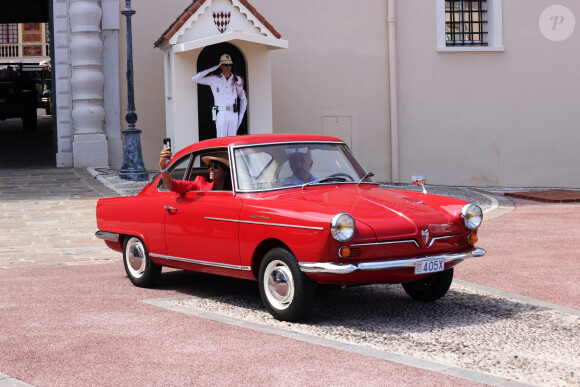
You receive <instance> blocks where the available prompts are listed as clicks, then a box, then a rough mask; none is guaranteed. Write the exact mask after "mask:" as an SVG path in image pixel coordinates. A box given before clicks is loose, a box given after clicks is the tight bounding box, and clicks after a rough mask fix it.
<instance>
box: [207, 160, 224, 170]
mask: <svg viewBox="0 0 580 387" xmlns="http://www.w3.org/2000/svg"><path fill="white" fill-rule="evenodd" d="M220 167H221V168H223V167H224V165H223V164H222V163H220V162H219V161H210V162H209V163H208V164H207V168H208V169H210V168H212V169H218V168H220Z"/></svg>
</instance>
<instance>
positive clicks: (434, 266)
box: [415, 258, 445, 274]
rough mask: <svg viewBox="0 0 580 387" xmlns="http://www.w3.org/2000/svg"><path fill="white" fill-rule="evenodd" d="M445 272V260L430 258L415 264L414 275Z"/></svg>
mask: <svg viewBox="0 0 580 387" xmlns="http://www.w3.org/2000/svg"><path fill="white" fill-rule="evenodd" d="M443 270H445V258H432V259H425V260H423V261H419V262H415V274H425V273H437V272H438V271H443Z"/></svg>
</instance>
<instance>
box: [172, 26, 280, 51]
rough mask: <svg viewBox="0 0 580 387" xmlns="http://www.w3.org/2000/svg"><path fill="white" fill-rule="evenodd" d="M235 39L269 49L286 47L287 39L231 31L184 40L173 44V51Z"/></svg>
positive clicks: (197, 47) (231, 41) (188, 49)
mask: <svg viewBox="0 0 580 387" xmlns="http://www.w3.org/2000/svg"><path fill="white" fill-rule="evenodd" d="M236 40H238V41H244V42H250V43H257V44H263V45H265V46H269V47H270V49H280V48H288V41H287V40H283V39H276V38H269V37H266V36H260V35H254V34H248V33H247V32H241V31H231V32H226V33H223V34H219V35H214V36H210V37H207V38H203V39H198V40H194V41H191V42H185V43H180V44H175V45H174V46H173V51H174V52H185V51H191V50H197V49H199V48H203V47H207V46H210V45H212V44H218V43H223V42H230V43H233V42H235V41H236Z"/></svg>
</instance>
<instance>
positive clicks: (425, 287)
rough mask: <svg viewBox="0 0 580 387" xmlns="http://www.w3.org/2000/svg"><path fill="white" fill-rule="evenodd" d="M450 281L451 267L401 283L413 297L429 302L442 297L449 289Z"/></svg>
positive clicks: (451, 280)
mask: <svg viewBox="0 0 580 387" xmlns="http://www.w3.org/2000/svg"><path fill="white" fill-rule="evenodd" d="M451 282H453V268H451V269H447V270H444V271H441V272H439V273H435V274H431V275H429V276H427V277H425V278H421V279H420V280H417V281H414V282H408V283H404V284H402V285H403V289H405V292H407V294H408V295H409V296H411V297H412V298H413V299H415V300H417V301H425V302H431V301H436V300H438V299H440V298H441V297H443V296H444V295H445V293H447V291H448V290H449V287H450V286H451Z"/></svg>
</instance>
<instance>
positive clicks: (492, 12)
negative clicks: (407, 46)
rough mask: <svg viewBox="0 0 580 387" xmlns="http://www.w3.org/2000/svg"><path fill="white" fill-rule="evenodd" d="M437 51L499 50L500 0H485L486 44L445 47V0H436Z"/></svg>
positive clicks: (500, 41) (501, 36)
mask: <svg viewBox="0 0 580 387" xmlns="http://www.w3.org/2000/svg"><path fill="white" fill-rule="evenodd" d="M436 1H437V3H436V17H437V51H438V52H486V51H487V52H501V51H504V47H503V25H502V23H503V17H502V0H487V17H488V20H487V25H488V34H487V39H488V42H487V46H485V47H477V46H473V47H471V46H468V47H447V46H446V44H445V0H436Z"/></svg>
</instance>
